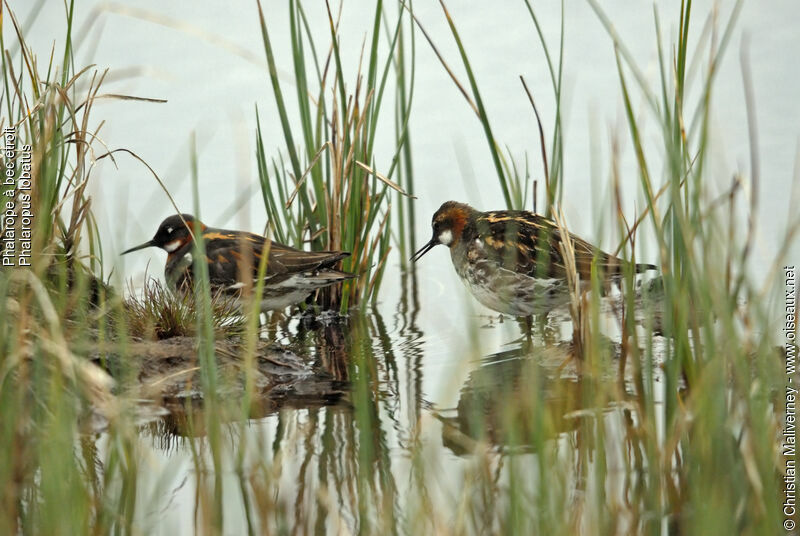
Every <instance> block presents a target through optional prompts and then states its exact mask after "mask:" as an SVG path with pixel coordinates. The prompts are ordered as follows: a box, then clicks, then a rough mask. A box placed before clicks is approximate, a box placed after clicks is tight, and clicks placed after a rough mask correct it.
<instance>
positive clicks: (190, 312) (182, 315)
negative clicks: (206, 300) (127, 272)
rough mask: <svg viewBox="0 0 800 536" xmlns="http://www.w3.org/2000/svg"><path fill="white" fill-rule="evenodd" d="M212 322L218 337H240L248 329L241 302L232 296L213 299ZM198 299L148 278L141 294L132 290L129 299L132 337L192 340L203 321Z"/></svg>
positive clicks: (127, 322)
mask: <svg viewBox="0 0 800 536" xmlns="http://www.w3.org/2000/svg"><path fill="white" fill-rule="evenodd" d="M210 306H211V321H212V326H213V329H214V332H215V333H216V334H217V335H218V336H223V337H224V336H232V335H236V334H240V333H241V332H242V331H243V329H244V316H243V313H242V311H241V309H240V306H239V304H238V303H237V300H236V299H235V298H234V297H232V296H229V295H225V294H222V293H216V294H212V295H211V300H210ZM198 307H199V306H198V304H197V302H196V300H195V297H194V296H193V295H191V294H188V293H176V292H173V291H172V290H170V289H169V288H168V287H167V286H166V285H165V284H164V283H162V282H161V281H159V280H157V279H154V278H146V280H145V283H144V286H143V287H142V288H141V289H140V290H139V291H138V292H137V290H136V289H134V288H133V287H129V289H128V297H127V298H126V299H125V304H124V312H125V325H126V326H127V331H128V334H129V335H130V336H131V337H136V338H143V339H151V340H153V339H158V340H160V339H168V338H170V337H181V336H184V337H191V336H195V335H196V334H197V329H198V326H199V325H200V324H199V318H200V316H201V314H200V312H199V311H198Z"/></svg>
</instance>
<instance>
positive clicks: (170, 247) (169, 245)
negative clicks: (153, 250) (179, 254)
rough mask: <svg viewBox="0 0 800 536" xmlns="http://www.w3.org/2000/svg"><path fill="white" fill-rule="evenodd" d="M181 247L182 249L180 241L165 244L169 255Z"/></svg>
mask: <svg viewBox="0 0 800 536" xmlns="http://www.w3.org/2000/svg"><path fill="white" fill-rule="evenodd" d="M179 247H181V241H180V240H173V241H172V242H167V243H166V244H164V249H165V250H166V251H167V253H172V252H173V251H175V250H176V249H178V248H179Z"/></svg>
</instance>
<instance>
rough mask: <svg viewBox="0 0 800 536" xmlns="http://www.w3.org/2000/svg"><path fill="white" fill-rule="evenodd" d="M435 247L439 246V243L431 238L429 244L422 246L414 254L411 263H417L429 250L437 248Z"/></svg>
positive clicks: (434, 238)
mask: <svg viewBox="0 0 800 536" xmlns="http://www.w3.org/2000/svg"><path fill="white" fill-rule="evenodd" d="M437 245H439V241H438V240H437V239H436V237H435V236H434V237H433V238H431V239H430V242H428V243H427V244H425V245H424V246H422V247H421V248H420V249H419V251H417V252H416V253H414V254H413V255H412V256H411V262H417V261H418V260H420V259H421V258H422V256H423V255H425V254H426V253H427V252H429V251H430V250H431V249H433V246H437Z"/></svg>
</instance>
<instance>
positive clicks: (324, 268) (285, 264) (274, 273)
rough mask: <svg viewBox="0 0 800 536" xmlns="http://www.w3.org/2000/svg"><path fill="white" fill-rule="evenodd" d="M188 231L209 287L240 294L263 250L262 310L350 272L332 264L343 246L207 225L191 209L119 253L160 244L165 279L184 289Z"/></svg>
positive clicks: (188, 282) (188, 281) (189, 273)
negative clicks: (309, 245) (295, 244)
mask: <svg viewBox="0 0 800 536" xmlns="http://www.w3.org/2000/svg"><path fill="white" fill-rule="evenodd" d="M190 229H191V232H190ZM192 233H197V234H196V235H195V236H199V237H201V238H202V239H203V243H204V245H205V260H206V263H207V264H208V276H209V282H210V285H211V290H212V292H218V293H224V294H229V295H233V296H235V297H237V298H239V297H240V296H241V292H242V289H243V288H246V287H254V286H255V284H256V282H257V281H256V279H257V276H258V267H259V263H260V261H261V258H262V256H263V255H264V254H265V253H266V254H267V264H266V271H265V275H264V292H263V296H262V301H261V309H262V311H269V310H281V309H285V308H286V307H289V306H290V305H294V304H296V303H299V302H301V301H303V300H305V299H306V298H307V297H308V296H309V295H310V294H311V293H312V292H314V291H315V290H317V289H320V288H323V287H327V286H329V285H334V284H336V283H339V282H341V281H345V280H347V279H351V278H353V277H354V276H353V275H352V274H348V273H345V272H342V271H340V270H337V269H335V268H334V266H335V265H336V263H338V262H339V261H340V260H342V259H343V258H345V257H348V256H349V255H350V253H348V252H346V251H302V250H299V249H295V248H292V247H289V246H285V245H283V244H279V243H278V242H275V241H270V240H267V239H266V238H265V237H263V236H260V235H257V234H253V233H248V232H246V231H228V230H225V229H214V228H211V227H207V226H206V225H204V224H203V223H201V222H200V221H199V220H195V218H194V217H193V216H191V215H190V214H180V215H177V214H176V215H174V216H170V217H168V218H167V219H165V220H164V221H163V222H161V225H159V227H158V231H156V234H155V236H154V237H153V238H152V240H149V241H148V242H145V243H144V244H140V245H138V246H135V247H132V248H130V249H128V250H126V251H123V252H122V254H123V255H125V254H126V253H130V252H132V251H137V250H139V249H144V248H147V247H151V246H155V247H159V248H161V249H163V250H164V251H166V252H167V253H168V255H167V264H166V268H165V269H164V275H165V277H166V280H167V283H168V284H169V285H170V287H171V288H173V289H174V290H176V291H179V292H184V291H187V290H189V289H191V288H192V280H193V278H194V273H193V270H192V255H193V253H194V251H195V249H194V237H193V235H192Z"/></svg>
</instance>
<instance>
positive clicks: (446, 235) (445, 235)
mask: <svg viewBox="0 0 800 536" xmlns="http://www.w3.org/2000/svg"><path fill="white" fill-rule="evenodd" d="M452 241H453V232H452V231H450V230H449V229H448V230H447V231H442V232H441V234H439V243H440V244H444V245H445V246H449V245H450V243H451V242H452Z"/></svg>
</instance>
